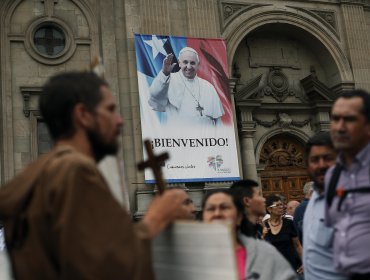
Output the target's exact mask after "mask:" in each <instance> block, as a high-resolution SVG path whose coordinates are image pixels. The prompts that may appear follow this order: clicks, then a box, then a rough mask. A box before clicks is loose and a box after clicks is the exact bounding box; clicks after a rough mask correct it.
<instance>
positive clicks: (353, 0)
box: [339, 0, 369, 5]
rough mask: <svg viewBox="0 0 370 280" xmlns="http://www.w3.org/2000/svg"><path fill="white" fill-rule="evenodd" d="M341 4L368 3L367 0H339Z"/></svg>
mask: <svg viewBox="0 0 370 280" xmlns="http://www.w3.org/2000/svg"><path fill="white" fill-rule="evenodd" d="M339 2H340V3H341V4H355V5H366V4H368V3H369V1H368V0H340V1H339Z"/></svg>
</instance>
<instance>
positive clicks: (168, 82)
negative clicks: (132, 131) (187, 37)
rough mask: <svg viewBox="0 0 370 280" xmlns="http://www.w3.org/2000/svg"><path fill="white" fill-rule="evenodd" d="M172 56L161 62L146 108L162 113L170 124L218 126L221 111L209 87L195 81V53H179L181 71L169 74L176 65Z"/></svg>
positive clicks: (199, 79) (197, 59)
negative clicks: (160, 69)
mask: <svg viewBox="0 0 370 280" xmlns="http://www.w3.org/2000/svg"><path fill="white" fill-rule="evenodd" d="M172 60H173V54H169V55H167V56H166V58H165V59H164V60H163V66H162V71H160V72H159V73H158V75H157V77H155V79H154V80H153V83H152V84H151V86H150V88H149V91H150V98H149V105H150V107H151V108H152V109H153V110H156V111H160V112H166V113H167V122H168V123H173V124H182V123H187V124H192V125H196V124H199V125H220V124H221V117H222V116H223V115H224V109H223V107H222V103H221V101H220V98H219V97H218V95H217V92H216V90H215V88H214V87H213V85H212V84H210V83H209V82H208V81H206V80H204V79H202V78H199V77H198V76H197V72H198V70H199V63H200V61H199V56H198V53H197V52H196V51H195V50H194V49H192V48H189V47H185V48H183V49H182V50H181V51H180V53H179V66H180V68H181V70H180V71H179V72H176V73H171V71H172V69H173V67H174V66H175V65H176V63H172Z"/></svg>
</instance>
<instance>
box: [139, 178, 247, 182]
mask: <svg viewBox="0 0 370 280" xmlns="http://www.w3.org/2000/svg"><path fill="white" fill-rule="evenodd" d="M239 180H240V177H224V178H199V179H196V178H194V179H170V180H165V181H166V182H167V183H189V182H206V183H207V182H230V181H239ZM145 184H155V180H145Z"/></svg>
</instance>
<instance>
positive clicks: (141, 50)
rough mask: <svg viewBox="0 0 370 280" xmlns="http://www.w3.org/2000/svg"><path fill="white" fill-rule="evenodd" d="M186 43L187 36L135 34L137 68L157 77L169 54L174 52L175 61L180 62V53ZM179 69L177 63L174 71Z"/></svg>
mask: <svg viewBox="0 0 370 280" xmlns="http://www.w3.org/2000/svg"><path fill="white" fill-rule="evenodd" d="M186 44H187V40H186V37H172V36H160V35H141V34H135V49H136V61H137V63H136V64H137V70H138V71H140V72H141V73H143V74H145V75H147V76H150V77H155V76H156V75H157V74H158V72H159V71H161V69H162V63H163V59H164V58H165V56H166V55H167V54H170V53H173V54H174V55H175V57H176V58H175V59H174V60H173V63H178V61H177V57H178V54H179V52H180V50H181V49H182V48H184V47H186ZM178 70H179V69H178V65H176V67H175V68H174V69H173V71H174V72H176V71H178Z"/></svg>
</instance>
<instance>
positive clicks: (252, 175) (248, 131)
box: [240, 107, 258, 180]
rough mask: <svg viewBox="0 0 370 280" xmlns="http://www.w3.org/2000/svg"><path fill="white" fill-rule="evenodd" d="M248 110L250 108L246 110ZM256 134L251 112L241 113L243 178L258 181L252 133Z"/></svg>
mask: <svg viewBox="0 0 370 280" xmlns="http://www.w3.org/2000/svg"><path fill="white" fill-rule="evenodd" d="M248 109H250V107H249V108H248ZM255 132H256V123H255V122H254V121H253V118H252V110H246V111H242V112H241V120H240V134H241V140H240V141H241V157H242V168H243V178H244V179H246V178H248V179H253V180H258V175H257V166H256V156H255V153H254V143H253V138H254V133H255Z"/></svg>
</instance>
